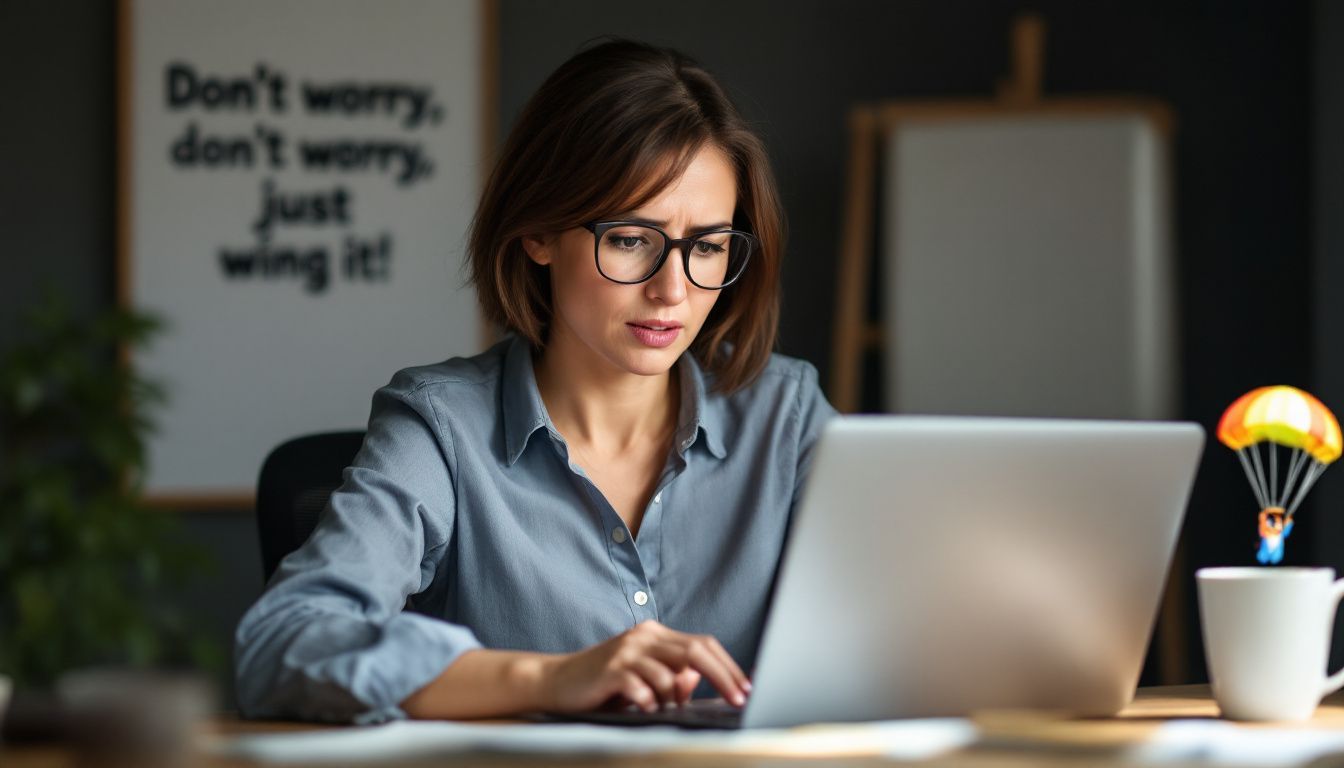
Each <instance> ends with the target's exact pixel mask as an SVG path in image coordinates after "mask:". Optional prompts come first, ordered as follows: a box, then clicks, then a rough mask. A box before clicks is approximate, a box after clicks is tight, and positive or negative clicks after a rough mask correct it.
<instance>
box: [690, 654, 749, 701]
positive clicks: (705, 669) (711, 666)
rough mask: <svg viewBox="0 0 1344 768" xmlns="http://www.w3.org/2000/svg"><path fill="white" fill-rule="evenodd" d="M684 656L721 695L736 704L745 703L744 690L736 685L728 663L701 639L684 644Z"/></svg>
mask: <svg viewBox="0 0 1344 768" xmlns="http://www.w3.org/2000/svg"><path fill="white" fill-rule="evenodd" d="M686 658H687V660H688V661H689V662H690V665H691V666H692V667H694V668H695V669H697V670H699V671H700V672H701V673H702V674H703V675H704V676H705V677H707V678H709V681H710V682H711V683H713V685H714V687H715V688H717V689H718V691H719V693H721V694H723V697H724V698H725V699H727V700H728V701H730V702H732V703H733V704H735V705H737V706H739V707H740V706H742V705H743V704H745V703H747V697H746V692H745V691H743V690H742V687H741V686H739V685H738V683H737V678H736V677H735V676H734V675H733V672H732V670H731V669H729V667H728V665H726V664H724V662H723V660H722V659H721V658H719V656H718V654H716V653H714V652H713V651H712V650H710V648H709V647H708V645H707V644H706V643H705V642H704V641H702V640H698V639H696V640H691V641H689V642H688V643H687V645H686Z"/></svg>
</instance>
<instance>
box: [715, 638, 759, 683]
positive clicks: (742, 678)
mask: <svg viewBox="0 0 1344 768" xmlns="http://www.w3.org/2000/svg"><path fill="white" fill-rule="evenodd" d="M704 637H705V642H706V644H708V645H709V649H710V650H711V651H712V652H713V653H714V654H715V655H716V656H718V657H719V658H720V659H721V660H722V661H723V663H724V665H725V666H726V667H728V670H729V671H730V672H732V673H733V678H734V679H735V680H736V681H737V687H738V688H741V689H742V691H743V692H745V693H749V692H750V691H751V678H749V677H747V673H746V672H743V671H742V668H741V667H739V666H738V665H737V661H736V660H734V659H733V655H732V654H731V653H728V649H727V648H724V647H723V643H720V642H719V640H718V638H716V637H714V636H712V635H705V636H704Z"/></svg>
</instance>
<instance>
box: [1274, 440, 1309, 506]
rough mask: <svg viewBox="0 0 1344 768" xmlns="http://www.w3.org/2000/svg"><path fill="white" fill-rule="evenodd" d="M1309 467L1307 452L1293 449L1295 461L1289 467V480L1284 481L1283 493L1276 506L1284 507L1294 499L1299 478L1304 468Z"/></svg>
mask: <svg viewBox="0 0 1344 768" xmlns="http://www.w3.org/2000/svg"><path fill="white" fill-rule="evenodd" d="M1306 465H1307V452H1306V451H1304V450H1302V449H1301V448H1295V449H1293V460H1292V462H1291V463H1290V464H1289V465H1288V479H1287V480H1286V481H1284V484H1283V493H1282V494H1281V496H1280V498H1279V501H1278V503H1277V504H1275V505H1274V506H1276V507H1282V506H1283V505H1284V503H1286V502H1287V501H1288V500H1289V499H1291V498H1293V487H1294V485H1295V484H1296V483H1297V476H1298V474H1300V473H1301V472H1302V468H1303V467H1305V466H1306Z"/></svg>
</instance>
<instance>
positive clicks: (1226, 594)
mask: <svg viewBox="0 0 1344 768" xmlns="http://www.w3.org/2000/svg"><path fill="white" fill-rule="evenodd" d="M1195 578H1196V580H1197V581H1198V584H1199V616H1200V622H1201V626H1202V627H1203V630H1204V655H1205V656H1206V657H1207V660H1208V667H1209V682H1210V683H1211V685H1212V687H1213V698H1214V700H1216V701H1217V702H1218V708H1219V709H1221V710H1222V713H1223V716H1224V717H1227V718H1230V719H1233V720H1306V719H1307V718H1309V717H1311V715H1312V713H1313V712H1315V711H1316V705H1317V704H1319V703H1320V701H1321V699H1322V698H1324V697H1325V696H1327V695H1328V694H1331V693H1334V692H1335V691H1337V690H1339V689H1340V688H1341V687H1344V670H1340V671H1339V672H1336V673H1335V674H1333V675H1330V676H1329V677H1327V676H1326V665H1327V664H1328V663H1329V662H1328V657H1329V655H1330V636H1331V634H1332V633H1333V629H1334V618H1335V609H1336V607H1337V606H1338V605H1339V601H1340V598H1341V597H1344V579H1341V580H1340V581H1335V571H1334V569H1332V568H1201V569H1200V570H1198V571H1196V572H1195Z"/></svg>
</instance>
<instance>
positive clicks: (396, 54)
mask: <svg viewBox="0 0 1344 768" xmlns="http://www.w3.org/2000/svg"><path fill="white" fill-rule="evenodd" d="M494 18H495V8H494V5H493V2H492V0H448V1H443V0H380V1H379V2H365V1H364V0H264V1H263V0H247V1H245V2H229V3H218V2H209V1H208V0H123V2H122V4H121V6H120V18H119V35H120V47H119V51H120V57H121V58H120V65H119V91H120V93H119V98H120V105H119V106H120V116H119V119H120V161H121V165H120V169H119V184H120V189H119V195H118V206H119V211H118V220H119V253H118V269H117V285H118V294H119V296H118V298H119V300H120V301H121V303H122V304H123V305H125V306H132V307H135V308H138V309H142V310H148V311H151V312H154V313H157V314H159V315H160V316H162V317H163V318H164V319H165V320H167V322H168V324H169V328H168V331H167V332H166V333H164V334H162V335H161V337H160V338H159V339H158V340H157V341H156V342H155V343H154V344H153V346H152V347H151V348H149V349H146V350H142V351H138V352H136V353H135V362H136V364H137V365H138V366H139V368H140V370H141V371H142V372H143V373H144V374H145V375H147V376H149V377H151V378H154V379H157V380H159V381H162V382H163V383H164V384H166V385H167V387H168V390H169V397H170V402H169V403H168V405H167V406H166V408H165V409H164V410H163V411H162V412H161V413H160V415H159V419H158V424H159V427H158V431H157V433H156V435H155V436H154V437H153V439H152V441H151V443H150V446H149V457H148V460H149V461H148V464H149V466H148V469H147V475H146V478H145V488H146V492H147V494H148V496H149V497H150V499H151V500H152V501H155V502H157V503H161V504H163V505H165V506H174V507H179V508H180V507H189V506H205V507H221V508H228V507H250V506H251V504H252V500H253V496H254V489H255V484H256V478H257V472H258V470H259V469H260V466H261V462H262V460H263V459H264V458H265V456H266V454H267V453H268V452H269V451H270V450H271V449H272V448H274V447H275V446H276V445H278V444H279V443H281V442H283V441H284V440H286V439H288V438H290V437H294V436H296V435H300V434H305V433H311V432H319V431H328V430H334V429H359V428H363V426H364V425H365V423H366V422H367V419H368V413H369V404H370V398H371V396H372V394H373V392H374V391H375V390H376V389H377V388H378V387H380V386H382V385H383V384H386V383H387V382H388V381H389V380H390V378H391V376H392V374H393V373H395V372H396V371H397V370H398V369H400V368H404V367H407V366H410V365H420V364H425V363H432V362H436V361H439V360H443V359H445V358H448V357H452V356H455V355H463V354H472V353H474V352H476V351H478V350H479V349H480V348H481V346H482V344H483V343H484V342H485V341H486V339H487V336H486V331H485V329H484V327H483V323H482V321H481V319H480V314H479V309H478V305H477V301H476V297H475V294H474V291H472V290H471V289H470V288H469V287H466V286H465V282H466V274H467V273H466V270H465V266H464V255H465V236H466V232H467V228H468V225H469V222H470V219H471V216H472V214H473V213H474V210H475V204H476V199H477V196H478V194H479V190H480V187H481V184H482V182H483V180H484V178H485V175H486V174H487V173H488V170H489V169H488V166H487V158H488V156H489V151H488V150H489V146H490V139H491V137H493V135H494V129H493V123H492V120H493V117H494V113H495V107H494V99H495V93H494V90H495V89H494V84H493V83H494V70H495V62H494V56H495V48H496V45H495V42H494V40H495V33H494Z"/></svg>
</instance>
